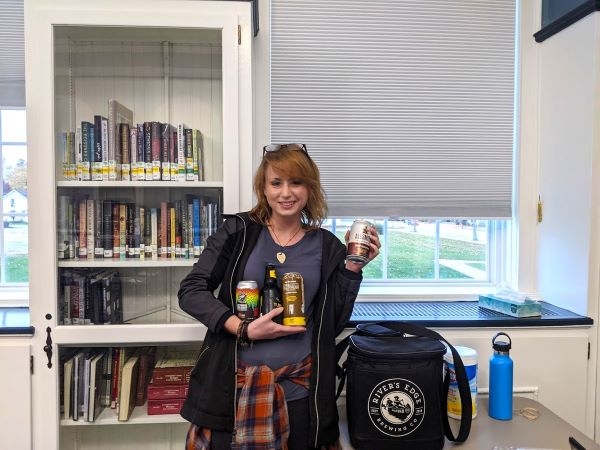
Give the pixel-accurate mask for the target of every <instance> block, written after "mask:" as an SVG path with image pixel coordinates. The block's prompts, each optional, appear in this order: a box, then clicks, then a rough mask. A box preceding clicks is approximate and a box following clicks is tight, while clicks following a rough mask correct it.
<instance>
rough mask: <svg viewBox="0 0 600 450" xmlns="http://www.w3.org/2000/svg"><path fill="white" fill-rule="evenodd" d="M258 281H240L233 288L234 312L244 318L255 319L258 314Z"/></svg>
mask: <svg viewBox="0 0 600 450" xmlns="http://www.w3.org/2000/svg"><path fill="white" fill-rule="evenodd" d="M258 296H259V292H258V283H257V282H256V281H240V282H239V283H238V285H237V287H236V289H235V312H236V314H237V316H238V317H239V318H240V319H242V320H244V319H256V318H257V317H258V316H259V315H260V308H259V304H258Z"/></svg>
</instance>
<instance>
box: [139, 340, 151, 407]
mask: <svg viewBox="0 0 600 450" xmlns="http://www.w3.org/2000/svg"><path fill="white" fill-rule="evenodd" d="M139 355H140V369H139V372H138V379H137V388H136V398H135V406H142V405H143V404H144V403H146V399H147V396H148V384H149V383H150V378H151V376H152V369H153V368H154V362H155V358H156V347H142V348H141V349H140V353H139Z"/></svg>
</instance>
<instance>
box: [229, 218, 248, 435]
mask: <svg viewBox="0 0 600 450" xmlns="http://www.w3.org/2000/svg"><path fill="white" fill-rule="evenodd" d="M236 217H238V218H239V219H240V220H241V221H242V223H243V224H244V235H243V236H244V237H243V239H242V248H241V249H240V252H239V253H238V256H237V260H236V262H235V264H234V266H233V271H232V272H231V279H230V282H229V298H231V308H232V311H233V313H234V314H235V293H234V289H233V281H234V280H233V274H235V273H236V269H237V265H238V263H239V260H240V257H241V256H242V253H244V248H245V247H246V221H245V220H244V219H243V217H241V216H240V215H239V214H236ZM234 345H235V350H234V355H233V356H234V361H233V369H234V372H233V431H232V432H231V443H233V442H235V435H236V433H237V428H236V424H237V370H238V364H237V362H238V346H237V342H236V343H235V344H234Z"/></svg>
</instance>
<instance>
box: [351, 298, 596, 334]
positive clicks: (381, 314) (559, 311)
mask: <svg viewBox="0 0 600 450" xmlns="http://www.w3.org/2000/svg"><path fill="white" fill-rule="evenodd" d="M540 303H541V304H542V315H541V316H540V317H521V318H517V317H512V316H508V315H506V314H501V313H498V312H495V311H490V310H487V309H483V308H479V306H478V302H477V301H476V300H467V301H401V302H400V301H378V302H377V301H370V302H360V303H356V304H355V305H354V311H353V313H352V317H351V318H350V325H356V324H358V323H362V322H379V321H386V320H402V321H406V322H412V323H416V324H419V325H422V326H426V327H435V328H481V327H550V326H591V325H593V323H594V321H593V320H592V319H591V318H590V317H586V316H581V315H579V314H575V313H574V312H572V311H569V310H566V309H563V308H559V307H557V306H554V305H551V304H550V303H547V302H540Z"/></svg>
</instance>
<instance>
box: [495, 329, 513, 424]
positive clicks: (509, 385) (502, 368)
mask: <svg viewBox="0 0 600 450" xmlns="http://www.w3.org/2000/svg"><path fill="white" fill-rule="evenodd" d="M500 336H506V338H508V342H506V341H504V340H500V341H497V340H496V339H498V337H500ZM492 347H493V349H494V354H493V355H492V357H491V358H490V404H489V415H490V417H492V418H494V419H498V420H511V419H512V399H513V362H512V359H510V356H509V355H508V353H509V350H510V347H511V340H510V336H509V335H508V334H506V333H498V334H496V336H494V337H493V338H492Z"/></svg>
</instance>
